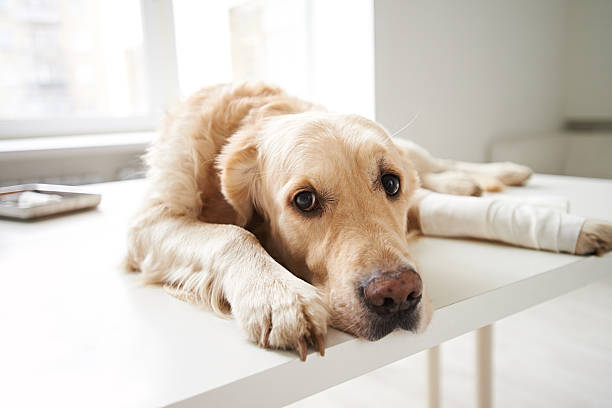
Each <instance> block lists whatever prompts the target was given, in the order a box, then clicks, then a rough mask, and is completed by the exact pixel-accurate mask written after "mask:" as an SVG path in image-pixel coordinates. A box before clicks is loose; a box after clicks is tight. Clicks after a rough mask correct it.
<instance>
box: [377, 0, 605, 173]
mask: <svg viewBox="0 0 612 408" xmlns="http://www.w3.org/2000/svg"><path fill="white" fill-rule="evenodd" d="M575 3H582V2H575ZM565 6H566V2H565V1H558V0H540V1H530V0H518V1H495V2H491V1H486V0H466V1H457V2H450V1H447V2H440V1H416V0H406V1H390V0H380V1H375V2H374V16H375V75H376V81H375V84H376V93H375V96H376V120H377V121H378V122H380V123H382V124H383V125H385V126H386V127H387V128H388V129H389V130H390V131H391V132H393V131H395V130H397V129H399V128H401V127H402V126H403V125H405V124H406V122H408V121H409V120H410V118H412V117H414V115H415V114H416V113H417V112H418V113H420V114H419V118H418V120H416V121H415V122H414V124H413V125H412V126H410V127H409V128H408V129H407V130H406V131H404V132H403V133H402V135H404V136H405V137H407V138H410V139H411V140H414V141H415V142H416V143H418V144H419V145H421V146H423V147H425V148H426V149H428V150H429V151H430V152H431V153H432V154H434V155H435V156H437V157H452V158H453V159H461V160H470V161H483V160H485V158H486V157H485V155H486V150H487V148H488V146H489V144H490V142H491V141H492V140H494V139H495V138H503V137H509V136H510V137H512V136H517V135H524V134H529V133H533V132H546V131H553V130H557V129H559V128H560V127H561V124H562V120H563V117H562V113H563V112H562V111H563V96H564V95H563V88H564V80H563V67H564V65H565V64H564V60H563V58H564V54H563V52H564V49H565V42H566V23H567V22H566V17H567V16H566V7H565ZM608 48H610V47H608Z"/></svg>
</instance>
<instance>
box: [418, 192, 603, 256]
mask: <svg viewBox="0 0 612 408" xmlns="http://www.w3.org/2000/svg"><path fill="white" fill-rule="evenodd" d="M408 220H409V228H411V229H418V230H420V231H421V232H423V233H424V234H425V235H434V236H444V237H472V238H481V239H487V240H495V241H502V242H506V243H509V244H513V245H517V246H523V247H528V248H535V249H544V250H549V251H555V252H568V253H573V254H579V255H586V254H593V253H596V254H598V255H601V254H604V253H606V252H608V251H610V250H611V249H612V224H611V223H606V222H599V221H594V220H586V221H585V219H584V218H582V217H578V216H575V215H572V214H566V213H563V212H561V211H558V210H555V209H551V208H542V207H536V206H530V205H524V204H521V203H519V202H516V201H514V200H504V199H503V198H476V197H460V196H451V195H446V194H438V193H432V192H428V191H426V190H419V191H417V193H416V194H415V198H414V200H413V205H412V207H411V209H410V211H409V214H408Z"/></svg>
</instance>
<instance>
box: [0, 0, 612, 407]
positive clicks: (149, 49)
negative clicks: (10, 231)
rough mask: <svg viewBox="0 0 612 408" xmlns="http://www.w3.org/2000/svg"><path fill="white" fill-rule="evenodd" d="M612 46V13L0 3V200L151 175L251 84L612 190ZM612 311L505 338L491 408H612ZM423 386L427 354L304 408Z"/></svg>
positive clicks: (447, 150) (534, 324)
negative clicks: (225, 90)
mask: <svg viewBox="0 0 612 408" xmlns="http://www.w3.org/2000/svg"><path fill="white" fill-rule="evenodd" d="M611 44H612V1H610V0H538V1H531V0H513V1H509V0H462V1H453V0H446V1H443V0H431V1H425V0H423V1H417V0H404V1H399V0H398V1H391V0H227V1H223V0H216V1H213V0H174V1H172V0H0V95H1V98H0V186H2V185H11V184H18V183H26V182H47V183H61V184H74V185H78V184H87V183H96V182H103V181H113V180H124V179H132V178H138V177H142V176H143V174H144V173H143V168H142V163H141V161H140V156H141V155H142V154H143V153H144V151H145V149H146V147H147V145H148V144H149V143H150V141H151V140H152V139H153V137H154V133H155V129H156V128H157V127H158V125H159V123H160V121H161V120H162V118H163V114H164V111H165V110H167V109H169V108H171V107H172V106H173V105H174V104H175V103H176V102H177V101H179V100H180V99H181V98H183V97H185V96H187V95H189V94H190V93H192V92H194V91H195V90H197V89H199V88H200V87H203V86H208V85H213V84H216V83H219V82H230V81H243V80H265V81H269V82H271V83H274V84H277V85H280V86H282V87H284V88H285V89H286V90H287V91H288V92H290V93H292V94H295V95H298V96H300V97H302V98H306V99H309V100H312V101H315V102H318V103H320V104H323V105H325V106H327V107H328V108H329V109H330V110H334V111H340V112H347V113H358V114H361V115H363V116H366V117H368V118H371V119H375V120H377V121H379V122H380V123H382V124H383V125H384V126H385V127H387V129H388V130H389V131H391V132H394V131H395V130H398V129H400V128H402V127H403V126H404V125H405V124H406V123H408V122H410V121H412V120H413V119H414V121H413V123H412V125H411V126H410V127H409V128H408V129H406V130H405V131H404V132H402V134H401V137H405V138H409V139H412V140H414V141H415V142H417V143H419V144H421V145H423V146H424V147H425V148H427V149H429V150H430V151H431V152H432V153H434V154H435V155H437V156H441V157H449V158H454V159H462V160H470V161H492V160H513V161H516V162H519V163H523V164H527V165H529V166H531V167H532V168H534V170H536V171H537V172H542V173H549V174H562V175H571V176H585V177H597V178H612V46H611ZM602 188H604V187H602ZM611 294H612V282H604V283H602V284H598V285H595V286H591V287H589V288H585V289H582V290H580V291H577V292H574V293H573V294H570V295H568V296H565V297H563V298H561V299H558V300H555V301H553V302H551V303H547V304H545V305H541V306H538V307H536V308H534V309H531V310H530V311H527V312H524V313H521V314H519V315H517V316H514V317H511V318H508V319H506V320H504V321H502V322H500V323H499V324H498V325H497V326H496V327H497V328H496V336H497V339H498V341H496V354H495V358H496V372H497V373H498V374H497V375H496V377H495V381H496V383H495V389H496V403H497V405H498V406H512V407H514V406H550V405H553V404H555V405H556V406H568V407H571V406H603V405H601V404H602V403H605V402H606V401H608V402H609V401H611V400H612V394H611V390H610V389H609V385H610V384H609V381H608V380H609V378H611V376H612V333H611V331H612V330H611V329H610V327H612V320H611V317H610V316H609V315H610V313H609V310H611V308H612V301H611V300H610V299H612V296H610V295H611ZM470 336H471V334H470V335H466V336H463V337H462V338H459V339H457V340H454V341H452V342H449V343H447V344H445V345H444V347H443V358H444V365H443V373H444V374H443V378H444V380H443V381H444V383H443V389H444V391H443V392H444V403H445V405H447V406H451V407H463V406H465V407H469V406H473V405H474V399H473V392H472V390H473V383H472V382H473V374H474V368H473V367H472V361H473V353H474V350H473V342H472V341H471V338H470ZM581 344H589V345H590V346H589V348H588V349H586V348H584V347H582V346H581ZM425 378H426V376H425V366H424V362H423V357H422V356H416V357H414V358H411V359H407V360H404V361H401V362H398V363H395V364H393V365H391V366H389V367H386V368H384V369H381V370H378V371H376V372H374V373H372V374H369V375H366V376H364V377H361V378H359V379H356V380H353V381H349V382H347V383H345V384H343V385H340V386H337V387H334V388H332V389H331V390H329V391H326V392H323V393H321V394H318V395H316V396H313V397H311V398H308V399H306V400H304V401H302V402H300V403H297V404H296V406H371V405H374V404H376V405H382V404H387V405H388V406H399V405H410V404H413V403H414V404H418V403H424V398H425V392H424V390H425ZM364 390H376V394H375V395H374V394H372V396H371V397H367V394H368V393H365V394H366V395H364ZM368 398H370V399H368ZM598 404H599V405H598Z"/></svg>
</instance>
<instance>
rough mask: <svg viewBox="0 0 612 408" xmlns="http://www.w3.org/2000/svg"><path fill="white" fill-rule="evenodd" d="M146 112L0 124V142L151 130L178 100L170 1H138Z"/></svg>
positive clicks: (18, 120)
mask: <svg viewBox="0 0 612 408" xmlns="http://www.w3.org/2000/svg"><path fill="white" fill-rule="evenodd" d="M140 7H141V15H142V32H143V49H144V59H145V61H144V67H145V75H146V77H147V78H146V84H147V90H148V92H149V98H148V99H149V112H148V113H147V114H146V115H134V116H126V117H107V116H98V117H72V116H67V117H55V118H41V119H3V120H0V140H6V139H17V138H24V137H50V136H66V135H82V134H92V133H97V134H100V133H115V132H135V131H147V130H153V129H155V128H156V127H157V125H158V122H159V120H160V119H161V117H162V114H163V112H164V111H165V110H166V109H167V108H168V107H169V106H171V105H173V104H174V103H176V102H177V101H178V99H179V92H180V91H179V82H178V66H177V54H176V43H175V34H174V13H173V4H172V0H140Z"/></svg>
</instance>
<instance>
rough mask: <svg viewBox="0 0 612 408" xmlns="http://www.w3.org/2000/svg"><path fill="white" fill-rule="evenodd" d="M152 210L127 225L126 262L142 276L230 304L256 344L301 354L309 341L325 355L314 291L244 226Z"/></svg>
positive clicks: (184, 295)
mask: <svg viewBox="0 0 612 408" xmlns="http://www.w3.org/2000/svg"><path fill="white" fill-rule="evenodd" d="M154 212H155V211H152V213H154ZM152 213H150V214H148V215H146V216H142V217H140V218H139V219H137V220H136V222H135V223H134V225H135V227H134V228H132V229H131V232H130V247H129V256H128V265H129V266H132V269H135V270H140V271H141V273H142V276H143V278H144V279H145V281H147V282H150V283H158V284H162V285H163V286H164V287H166V288H167V289H168V290H169V291H170V292H171V293H172V294H174V295H176V296H178V297H179V298H181V299H184V300H188V301H190V302H192V303H195V304H200V305H206V306H209V307H211V308H212V309H214V310H215V311H217V312H222V313H229V312H230V311H231V313H232V314H233V315H234V317H235V318H236V319H237V321H238V322H239V323H240V325H241V326H242V328H243V329H244V331H245V332H246V333H247V335H248V337H249V338H250V339H251V340H252V341H254V342H256V343H257V344H259V345H260V346H262V347H266V348H267V347H273V348H295V349H296V350H298V351H299V353H300V357H301V358H302V360H304V359H305V358H306V350H307V346H308V344H313V345H315V346H317V347H318V348H319V350H320V352H321V354H323V351H324V336H325V334H326V331H327V324H328V311H327V309H326V307H325V305H324V303H323V301H322V300H321V298H320V296H319V293H318V292H317V290H316V289H315V287H314V286H312V285H310V284H308V283H306V282H304V281H302V280H300V279H299V278H297V277H295V276H294V275H292V274H291V273H290V272H289V271H287V270H286V269H285V268H283V267H282V266H281V265H279V264H278V263H277V262H276V261H274V259H272V257H270V255H268V253H267V252H266V251H265V250H264V248H263V247H262V246H261V245H260V243H259V242H258V241H257V239H256V238H255V237H254V236H253V235H252V234H251V233H250V232H248V231H247V230H245V229H243V228H240V227H237V226H234V225H227V224H207V223H203V222H200V221H197V220H191V219H188V218H186V217H170V216H164V215H161V214H158V216H157V217H156V216H155V215H154V214H152ZM145 217H146V218H145Z"/></svg>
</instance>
